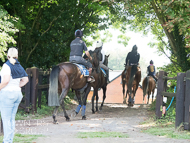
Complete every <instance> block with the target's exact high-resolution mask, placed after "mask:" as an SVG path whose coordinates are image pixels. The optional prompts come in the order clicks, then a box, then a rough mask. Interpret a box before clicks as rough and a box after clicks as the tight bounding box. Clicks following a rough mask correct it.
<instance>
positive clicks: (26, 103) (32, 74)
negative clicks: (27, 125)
mask: <svg viewBox="0 0 190 143" xmlns="http://www.w3.org/2000/svg"><path fill="white" fill-rule="evenodd" d="M26 73H27V74H28V78H29V82H28V83H27V84H26V85H25V86H24V87H22V93H23V99H22V101H21V103H20V104H19V108H22V109H24V110H25V112H28V113H29V112H31V111H32V114H34V113H36V112H37V103H38V107H40V108H41V98H42V91H45V96H46V101H48V90H49V75H50V71H43V70H41V69H38V68H36V67H33V68H27V69H26ZM46 104H47V103H46ZM1 133H3V124H2V119H1Z"/></svg>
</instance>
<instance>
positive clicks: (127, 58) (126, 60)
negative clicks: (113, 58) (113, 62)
mask: <svg viewBox="0 0 190 143" xmlns="http://www.w3.org/2000/svg"><path fill="white" fill-rule="evenodd" d="M128 60H129V54H128V55H127V57H126V59H125V63H126V65H127V63H128Z"/></svg>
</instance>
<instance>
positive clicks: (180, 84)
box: [175, 73, 185, 128]
mask: <svg viewBox="0 0 190 143" xmlns="http://www.w3.org/2000/svg"><path fill="white" fill-rule="evenodd" d="M184 77H185V73H178V74H177V94H176V118H175V128H178V127H179V126H180V124H181V123H183V121H184V120H183V119H184V99H185V88H184V86H185V85H184Z"/></svg>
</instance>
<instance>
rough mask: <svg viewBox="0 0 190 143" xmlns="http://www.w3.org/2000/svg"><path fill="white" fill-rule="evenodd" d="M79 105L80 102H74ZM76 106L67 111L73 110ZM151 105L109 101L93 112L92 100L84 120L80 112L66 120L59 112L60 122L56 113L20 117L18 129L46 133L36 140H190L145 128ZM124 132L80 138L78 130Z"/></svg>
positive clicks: (149, 142)
mask: <svg viewBox="0 0 190 143" xmlns="http://www.w3.org/2000/svg"><path fill="white" fill-rule="evenodd" d="M74 107H76V106H74ZM72 111H73V110H69V111H67V112H68V114H71V113H72ZM147 114H148V112H147V106H146V105H135V106H134V107H132V108H129V107H127V106H126V105H123V104H105V106H104V107H103V111H101V112H99V113H96V114H92V113H91V104H90V103H88V105H87V112H86V116H87V120H81V116H80V115H81V114H80V113H79V114H78V115H77V116H76V117H75V118H71V121H70V122H66V121H65V118H64V117H63V115H62V114H59V115H58V118H57V119H58V121H59V124H52V117H47V118H44V119H40V120H28V121H17V122H16V125H17V126H16V128H17V133H24V134H43V135H45V137H40V138H38V139H37V140H36V143H83V142H85V143H96V142H98V143H126V142H131V143H132V142H133V143H161V142H162V143H164V142H170V143H174V142H175V143H180V142H181V143H182V142H183V143H186V142H190V141H189V140H176V139H169V138H165V137H160V136H152V135H149V134H145V133H142V132H141V128H142V125H139V123H140V122H143V121H144V120H146V118H147ZM97 131H106V132H123V133H126V134H128V135H129V138H85V139H81V138H77V137H76V134H77V133H78V132H97Z"/></svg>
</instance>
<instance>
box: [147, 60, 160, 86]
mask: <svg viewBox="0 0 190 143" xmlns="http://www.w3.org/2000/svg"><path fill="white" fill-rule="evenodd" d="M147 73H148V75H147V76H152V77H153V78H154V79H155V81H156V82H157V80H158V79H157V78H156V77H155V74H156V70H155V66H154V65H153V61H152V60H151V61H150V65H149V66H148V67H147Z"/></svg>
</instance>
